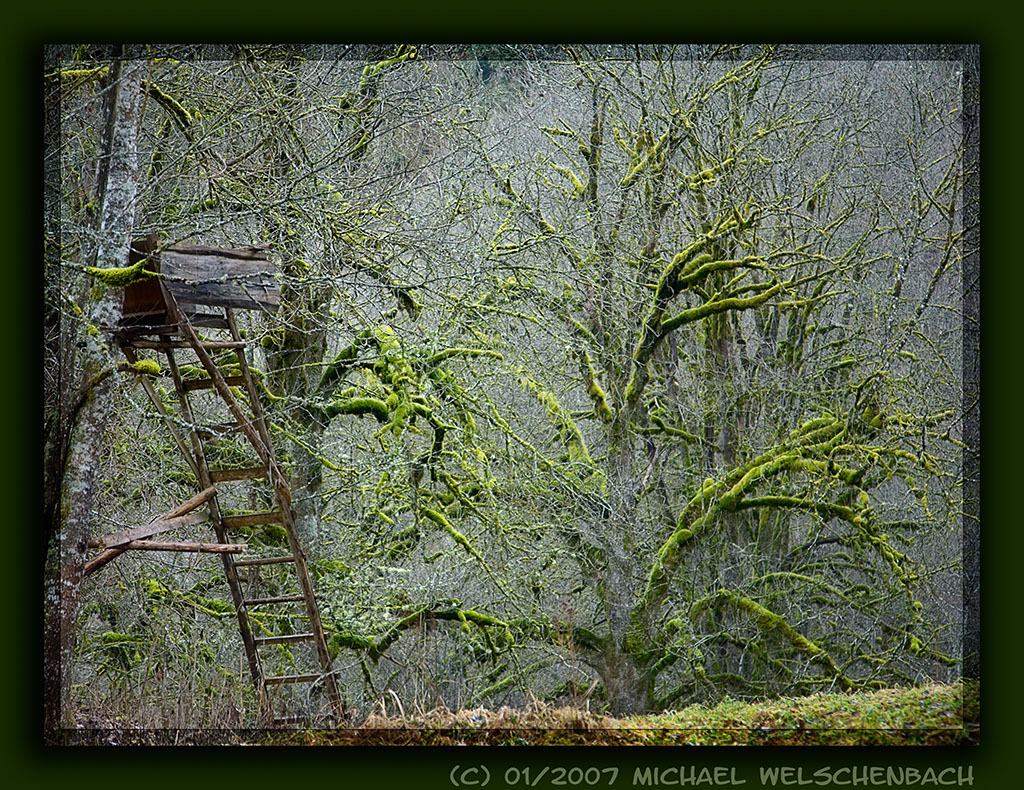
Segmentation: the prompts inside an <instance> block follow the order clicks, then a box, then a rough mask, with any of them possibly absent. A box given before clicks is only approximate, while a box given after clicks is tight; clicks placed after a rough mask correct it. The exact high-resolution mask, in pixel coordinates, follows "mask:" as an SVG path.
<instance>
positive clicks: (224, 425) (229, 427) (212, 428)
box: [197, 422, 241, 435]
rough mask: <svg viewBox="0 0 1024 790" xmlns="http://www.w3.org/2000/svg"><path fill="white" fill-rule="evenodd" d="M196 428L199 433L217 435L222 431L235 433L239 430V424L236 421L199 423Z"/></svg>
mask: <svg viewBox="0 0 1024 790" xmlns="http://www.w3.org/2000/svg"><path fill="white" fill-rule="evenodd" d="M197 430H198V431H199V433H208V434H214V435H219V434H222V433H235V432H236V431H239V430H241V426H240V425H239V424H238V423H237V422H221V423H217V424H216V425H201V426H199V428H197Z"/></svg>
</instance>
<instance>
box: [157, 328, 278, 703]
mask: <svg viewBox="0 0 1024 790" xmlns="http://www.w3.org/2000/svg"><path fill="white" fill-rule="evenodd" d="M180 317H181V318H182V320H184V321H186V322H187V319H185V318H184V316H180ZM190 328H191V327H190ZM165 353H166V355H167V364H168V367H169V368H170V371H171V377H172V379H173V380H174V389H175V392H176V393H177V395H178V401H179V403H180V404H181V409H182V414H183V416H184V417H185V420H186V421H187V422H188V424H189V425H190V430H189V437H190V439H191V441H192V447H193V453H194V455H195V459H196V462H197V467H198V472H199V482H200V484H201V486H202V487H203V488H209V487H210V486H212V485H213V481H212V480H211V478H210V469H209V466H208V465H207V462H206V453H205V451H204V450H203V443H202V437H201V436H200V435H199V432H198V431H197V430H196V419H195V415H194V414H193V412H192V405H191V403H190V402H189V398H188V393H187V392H186V390H185V386H184V383H183V382H182V379H181V372H180V371H179V369H178V362H177V360H176V359H175V357H174V350H173V349H171V348H167V349H165ZM208 507H209V510H210V519H211V521H212V522H213V528H214V532H215V533H216V535H217V540H219V541H220V542H221V543H227V542H228V538H227V530H226V529H225V528H224V517H223V514H222V513H221V511H220V506H219V505H218V503H217V498H216V497H214V498H213V499H211V500H210V501H209V504H208ZM221 559H222V561H223V565H224V576H225V577H226V578H227V582H228V589H229V590H230V591H231V599H232V603H233V604H234V606H235V615H236V617H237V619H238V630H239V634H240V635H241V637H242V644H243V646H244V647H245V655H246V659H247V660H248V663H249V673H250V674H251V675H252V681H253V686H254V687H255V689H256V696H257V699H258V702H259V709H260V716H261V717H263V718H266V717H268V716H269V715H270V709H269V701H268V697H267V691H266V683H265V677H264V674H263V667H262V665H261V664H260V658H259V653H258V652H257V650H256V642H255V640H254V638H253V634H252V629H251V627H250V625H249V616H248V614H247V612H246V608H245V604H244V603H243V601H244V596H243V595H242V589H241V585H240V583H239V580H238V573H237V571H236V570H235V558H234V555H232V554H222V555H221Z"/></svg>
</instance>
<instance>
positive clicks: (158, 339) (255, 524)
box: [85, 235, 343, 726]
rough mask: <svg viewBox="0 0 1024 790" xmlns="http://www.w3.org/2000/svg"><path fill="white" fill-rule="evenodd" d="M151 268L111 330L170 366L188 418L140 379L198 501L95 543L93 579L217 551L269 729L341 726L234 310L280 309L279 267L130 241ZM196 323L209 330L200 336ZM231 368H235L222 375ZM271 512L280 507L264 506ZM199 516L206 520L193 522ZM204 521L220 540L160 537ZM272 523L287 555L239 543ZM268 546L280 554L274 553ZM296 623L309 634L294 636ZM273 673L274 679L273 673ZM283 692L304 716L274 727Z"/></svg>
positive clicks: (142, 366) (132, 351)
mask: <svg viewBox="0 0 1024 790" xmlns="http://www.w3.org/2000/svg"><path fill="white" fill-rule="evenodd" d="M144 258H148V261H147V263H146V264H144V268H145V269H146V270H148V271H152V272H154V273H156V275H157V276H155V277H152V278H150V279H146V280H142V281H139V282H136V283H133V284H131V285H129V286H127V287H126V288H125V289H124V303H123V318H122V320H121V322H120V324H119V325H118V326H117V327H114V328H113V336H114V338H115V340H116V341H117V343H118V345H119V346H120V347H121V349H122V351H123V352H124V354H125V356H126V357H127V360H128V363H129V364H130V365H132V366H133V367H135V369H136V370H139V371H140V372H142V371H144V370H147V368H148V369H149V370H150V371H155V367H154V366H153V362H154V361H155V360H154V359H153V357H155V358H156V359H159V358H160V357H161V356H163V357H165V358H166V372H164V371H163V370H161V373H160V375H169V376H170V378H171V380H172V381H173V384H174V391H175V393H176V395H177V400H178V408H177V409H174V410H172V409H170V408H168V407H167V405H165V402H164V400H163V398H162V397H161V395H160V393H159V392H158V391H157V389H156V387H155V386H154V383H153V381H152V379H151V378H150V375H142V376H140V379H141V383H142V386H143V388H144V389H145V391H146V393H147V395H148V396H149V398H150V399H151V400H152V402H153V404H154V406H155V407H156V410H157V412H158V413H159V414H160V416H161V417H162V419H163V420H164V422H165V424H166V426H167V428H168V429H169V431H170V433H171V436H172V438H173V439H174V442H175V444H176V445H177V447H178V449H179V450H180V451H181V453H182V455H183V457H184V459H185V461H186V463H187V464H188V466H189V468H190V469H191V470H192V473H193V474H194V475H195V479H196V481H197V483H198V486H199V488H200V492H199V494H197V495H196V496H195V497H193V498H192V499H190V500H188V501H187V502H185V503H183V504H182V505H181V506H179V507H178V508H175V509H174V510H173V511H171V512H169V513H166V514H164V515H162V516H160V517H159V518H157V519H155V520H153V521H152V522H150V523H149V524H147V525H145V526H141V527H136V528H134V529H129V530H123V531H122V532H119V533H116V534H114V535H107V536H104V537H102V538H99V539H97V540H94V541H92V542H91V544H90V545H91V546H92V547H94V548H98V549H99V550H100V553H99V554H98V555H97V556H95V557H94V558H93V559H91V560H90V561H89V562H88V563H87V564H86V569H85V572H86V573H87V574H88V573H92V572H94V571H96V570H98V569H99V568H100V567H102V566H103V565H105V564H106V563H107V562H110V561H111V560H112V559H114V558H116V557H117V556H119V555H120V554H122V553H124V552H125V551H131V550H149V551H192V552H204V553H216V554H219V555H220V556H221V559H222V560H223V564H224V575H225V577H226V578H227V583H228V588H229V589H230V591H231V598H232V601H233V602H234V607H235V612H236V614H237V618H238V627H239V631H240V633H241V637H242V644H243V645H244V648H245V655H246V658H247V660H248V664H249V671H250V673H251V675H252V682H253V685H254V686H255V689H256V697H257V700H258V701H259V717H260V719H259V721H260V724H261V725H262V726H268V725H271V724H274V725H282V724H287V723H292V722H294V721H305V722H311V721H312V722H316V721H319V722H323V721H325V720H326V721H330V720H333V721H335V722H340V721H341V718H342V715H343V705H342V701H341V696H340V694H339V692H338V686H337V682H336V680H335V677H334V673H333V670H332V668H331V657H330V653H329V651H328V648H327V643H326V640H325V638H324V632H323V628H322V626H321V622H320V611H319V609H318V607H317V602H316V597H315V595H314V592H313V584H312V581H311V579H310V576H309V570H308V568H307V565H306V558H305V554H304V553H303V550H302V547H301V545H300V544H299V540H298V535H297V533H296V529H295V517H294V514H293V512H292V509H291V492H290V491H289V487H288V483H287V481H286V479H285V477H284V475H283V474H282V473H281V470H280V468H279V467H278V465H277V461H276V460H275V456H274V447H273V444H272V442H271V438H270V431H269V430H268V426H267V421H266V418H265V417H264V414H263V410H262V408H261V406H260V391H259V388H258V386H257V383H256V380H255V378H254V374H253V372H252V371H251V370H250V368H249V363H248V359H247V355H246V346H247V345H248V343H249V341H247V340H246V339H245V338H243V336H242V334H241V332H240V331H239V329H238V326H237V324H236V322H235V316H234V312H233V310H234V309H235V308H244V309H254V310H264V311H268V312H275V311H276V310H277V307H278V305H279V303H280V288H279V286H278V284H277V282H276V280H275V278H274V267H273V266H272V264H271V263H270V262H269V261H268V260H267V256H266V252H265V249H264V248H258V247H244V248H240V249H214V248H211V247H187V246H184V245H175V246H173V247H169V248H165V249H162V250H158V244H157V237H156V236H155V235H151V236H149V237H147V238H146V239H145V240H141V241H137V242H135V243H133V245H132V252H131V258H130V263H137V262H139V261H141V260H143V259H144ZM196 327H203V328H205V329H207V330H213V332H209V331H207V332H204V334H203V336H200V335H199V333H198V332H197V331H196ZM213 333H220V336H219V337H215V336H213ZM147 355H150V356H147ZM147 363H148V365H147ZM228 366H230V368H231V369H230V370H226V369H225V368H226V367H228ZM161 368H162V366H161ZM211 395H212V396H213V397H212V399H213V401H214V403H213V404H210V403H209V402H208V401H209V398H207V402H203V403H196V402H195V399H197V398H201V397H203V396H211ZM225 407H226V409H227V413H226V414H221V415H217V413H216V412H217V410H218V409H219V410H220V411H221V412H223V410H224V408H225ZM211 415H212V418H211ZM186 437H187V438H186ZM238 437H241V446H242V447H244V448H245V450H246V451H247V453H248V454H249V455H250V456H251V458H250V460H248V461H246V460H242V458H241V457H240V454H239V452H238V447H239V442H238V441H237V438H238ZM225 439H229V440H230V439H234V440H236V441H235V444H234V445H233V447H234V450H235V451H234V453H233V454H232V455H231V457H230V459H229V460H226V459H225V453H223V452H218V445H217V443H218V442H223V441H224V440H225ZM239 487H242V488H241V490H239ZM254 500H261V501H262V502H263V503H264V508H265V509H262V510H260V511H258V512H241V513H231V514H229V513H227V512H226V511H227V510H228V508H229V505H228V504H227V503H229V502H235V503H237V502H239V501H247V502H248V503H249V507H248V508H246V509H248V510H252V509H253V507H252V502H253V501H254ZM266 503H273V504H271V505H270V506H269V507H266ZM203 506H205V508H206V510H207V513H206V514H203V513H201V512H196V511H197V510H198V509H199V508H200V507H203ZM204 521H209V522H211V524H212V526H213V531H214V533H215V534H216V538H217V543H195V542H181V541H179V542H175V543H169V542H157V541H153V540H150V538H151V537H152V536H154V535H158V534H161V533H164V532H168V531H170V530H172V529H179V528H181V527H185V526H189V525H194V524H198V523H201V522H204ZM275 526H276V528H277V535H278V536H280V532H281V529H282V528H283V531H284V533H285V537H286V540H282V541H280V542H281V543H282V544H283V545H286V546H287V549H286V550H284V551H282V550H281V549H280V548H279V549H277V550H276V551H275V550H274V549H273V548H272V544H273V543H274V541H273V540H269V541H263V542H261V541H259V540H252V542H251V543H248V544H247V543H244V542H241V540H245V536H246V535H249V536H255V535H256V534H257V531H256V529H254V528H259V529H260V530H262V531H263V532H264V533H267V532H268V530H273V529H274V527H275ZM270 534H271V535H273V534H274V533H273V532H270ZM240 536H241V540H240ZM268 543H269V544H271V548H270V549H269V553H265V552H266V547H265V544H268ZM261 548H262V549H263V551H261ZM250 549H255V551H250ZM257 555H259V556H257ZM240 557H241V558H240ZM268 577H270V578H268ZM296 607H297V608H298V611H296ZM295 622H300V623H302V626H301V627H299V628H295V627H294V626H293V623H295ZM282 623H283V624H285V627H284V628H282V627H280V624H282ZM303 643H304V644H303ZM267 648H269V650H267ZM300 648H305V650H304V651H301V650H300ZM310 648H311V649H310ZM261 650H263V653H261ZM293 651H295V652H293ZM303 652H304V655H301V653H303ZM268 653H270V654H271V655H269V656H268V655H267V654H268ZM274 665H276V669H274V670H271V669H270V667H271V666H274ZM282 667H283V669H282ZM284 684H307V686H308V688H309V694H307V702H306V704H305V713H303V714H300V715H298V716H296V715H291V716H276V717H275V715H274V714H275V705H273V704H272V702H271V699H270V695H269V689H270V688H271V687H276V686H282V685H284ZM317 687H320V688H322V689H323V691H324V692H325V693H326V704H325V705H324V706H322V709H320V710H310V708H311V707H315V706H311V705H310V704H309V701H308V700H309V698H310V695H311V694H312V692H313V691H314V690H315V689H316V688H317Z"/></svg>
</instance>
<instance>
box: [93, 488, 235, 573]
mask: <svg viewBox="0 0 1024 790" xmlns="http://www.w3.org/2000/svg"><path fill="white" fill-rule="evenodd" d="M216 493H217V489H216V488H215V487H214V486H210V487H209V488H205V489H203V490H202V491H200V492H199V493H198V494H196V495H195V496H194V497H192V498H191V499H189V500H188V501H186V502H182V503H181V504H180V505H178V506H177V507H176V508H174V510H172V511H170V512H169V513H165V514H164V515H162V516H160V518H157V519H154V520H153V521H151V522H150V523H149V524H147V525H146V526H145V527H136V528H135V530H140V531H141V530H146V529H149V528H150V527H156V529H155V530H154V531H152V532H149V533H148V534H150V535H155V534H157V533H159V532H163V531H165V530H164V526H166V525H167V524H168V522H172V521H173V522H175V523H173V524H170V525H169V526H167V529H174V528H175V527H180V526H184V524H185V523H186V522H183V521H176V520H177V519H180V518H181V517H182V516H185V515H187V514H188V513H190V512H191V511H193V510H195V509H196V508H197V507H199V506H200V505H202V504H203V503H204V502H207V501H209V500H210V499H211V498H212V497H213V496H214V495H215V494H216ZM205 519H206V517H205V516H203V517H202V518H199V519H195V520H191V521H189V522H187V523H198V522H199V521H203V520H205ZM135 530H125V532H121V533H115V534H114V535H108V536H107V537H106V538H101V539H100V540H103V541H104V545H107V546H110V545H111V544H110V543H109V542H107V541H110V540H111V539H120V537H121V536H123V535H124V534H126V533H130V532H133V531H135ZM128 540H132V538H129V539H128ZM90 543H92V541H90ZM126 546H127V543H124V542H122V543H121V544H119V545H117V546H115V547H113V548H108V549H107V550H106V551H104V552H102V553H101V554H98V555H97V556H95V557H93V558H92V559H91V560H89V562H87V563H85V567H84V569H83V574H84V575H85V576H88V575H89V574H90V573H95V572H96V571H98V570H99V569H100V568H102V567H103V566H104V565H106V564H107V563H108V562H110V561H111V560H114V559H117V558H118V557H120V556H121V555H122V554H124V552H125V551H127V548H126Z"/></svg>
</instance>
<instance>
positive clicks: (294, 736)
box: [75, 682, 981, 746]
mask: <svg viewBox="0 0 1024 790" xmlns="http://www.w3.org/2000/svg"><path fill="white" fill-rule="evenodd" d="M980 711H981V702H980V685H979V684H978V683H977V682H965V683H960V684H954V685H930V686H921V687H916V688H893V689H883V690H880V691H871V692H860V693H855V694H844V693H839V694H817V695H814V696H811V697H788V698H781V699H775V700H767V701H761V702H739V701H736V700H725V701H723V702H721V703H719V704H718V705H715V706H713V707H711V706H708V707H705V706H703V705H693V706H690V707H688V708H684V709H682V710H679V711H675V712H670V713H662V714H659V715H648V716H633V717H629V718H623V719H612V718H609V717H606V716H601V715H598V714H593V713H589V712H587V711H585V710H576V709H572V708H553V707H547V706H533V707H530V708H527V709H523V710H513V709H511V708H500V709H498V710H488V709H485V708H477V709H474V710H461V711H458V712H451V711H448V710H445V709H437V710H433V711H430V712H429V713H425V714H422V715H415V716H404V717H391V716H381V715H377V714H374V715H371V716H370V717H369V718H367V719H366V720H365V721H363V722H362V723H361V724H360V725H359V726H349V727H341V728H338V729H334V730H277V731H272V732H267V731H258V732H257V731H237V730H205V731H201V732H197V733H192V736H189V735H188V734H187V733H184V732H182V731H172V732H170V733H163V732H162V731H159V730H132V729H122V730H119V732H117V733H116V735H117V737H116V738H115V740H116V742H117V743H120V744H155V743H170V742H174V743H195V744H212V743H222V744H239V745H242V744H249V745H266V746H375V745H380V746H384V745H390V746H474V745H491V746H499V745H500V746H712V745H720V746H727V745H732V746H740V745H757V746H862V745H870V746H911V745H913V746H956V745H963V744H976V743H979V742H980V732H981V724H980ZM165 736H166V738H171V739H172V740H167V739H166V738H165ZM110 737H112V736H111V735H110V731H100V730H80V731H78V732H77V733H75V742H76V743H97V744H107V743H111V741H110Z"/></svg>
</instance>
